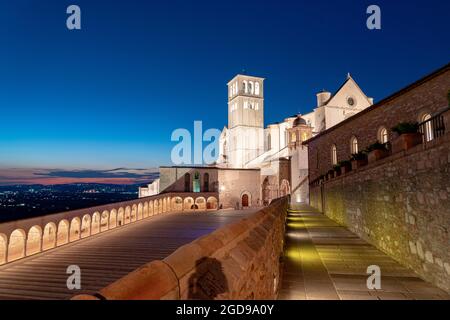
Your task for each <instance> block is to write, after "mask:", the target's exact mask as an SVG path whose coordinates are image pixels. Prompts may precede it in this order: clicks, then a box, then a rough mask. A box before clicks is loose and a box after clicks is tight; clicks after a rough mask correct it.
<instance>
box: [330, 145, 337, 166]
mask: <svg viewBox="0 0 450 320" xmlns="http://www.w3.org/2000/svg"><path fill="white" fill-rule="evenodd" d="M337 163H338V159H337V149H336V145H335V144H333V145H332V146H331V164H332V165H333V166H335V165H337Z"/></svg>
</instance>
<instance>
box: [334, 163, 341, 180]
mask: <svg viewBox="0 0 450 320" xmlns="http://www.w3.org/2000/svg"><path fill="white" fill-rule="evenodd" d="M333 170H334V176H335V177H339V176H340V175H341V172H342V171H341V165H340V164H335V165H334V166H333Z"/></svg>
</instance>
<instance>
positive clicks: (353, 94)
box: [139, 74, 373, 209]
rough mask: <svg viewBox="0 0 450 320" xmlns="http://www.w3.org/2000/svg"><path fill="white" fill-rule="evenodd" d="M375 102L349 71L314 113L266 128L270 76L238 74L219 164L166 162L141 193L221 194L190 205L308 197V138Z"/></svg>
mask: <svg viewBox="0 0 450 320" xmlns="http://www.w3.org/2000/svg"><path fill="white" fill-rule="evenodd" d="M372 104H373V99H372V98H370V97H368V96H367V95H366V94H365V93H364V92H363V91H362V90H361V88H360V87H359V86H358V84H357V83H356V82H355V80H354V79H353V78H352V77H351V75H350V74H348V75H347V77H346V79H345V81H344V83H343V84H342V85H341V86H340V87H339V89H338V90H337V91H336V92H335V93H331V92H328V91H325V90H322V91H321V92H319V93H317V104H316V106H315V107H314V108H312V111H311V112H310V113H307V114H297V115H293V116H289V117H286V118H285V119H284V120H282V121H280V122H277V123H273V124H269V125H268V126H266V127H265V126H264V109H265V104H264V78H260V77H255V76H249V75H243V74H238V75H236V76H235V77H234V78H233V79H231V81H229V82H228V125H227V126H225V127H224V128H223V130H222V133H221V135H220V140H219V148H220V152H219V156H218V159H217V161H216V163H214V164H213V165H209V166H191V167H189V166H170V167H160V178H159V179H157V180H155V181H154V182H153V183H152V184H149V185H148V186H146V187H141V188H140V189H139V197H147V196H152V195H155V194H159V193H168V192H187V193H205V194H207V195H210V196H211V198H213V199H218V201H214V202H212V203H209V202H208V201H205V203H191V204H189V207H188V209H217V208H245V207H252V206H264V205H268V204H269V203H270V202H271V201H272V200H273V199H276V198H279V197H281V196H284V195H287V194H290V195H291V201H293V202H308V200H309V179H308V149H307V146H305V145H304V144H303V142H304V141H306V140H308V139H310V138H312V137H314V136H316V135H318V134H320V133H321V132H323V131H325V130H328V129H329V128H331V127H333V126H335V125H336V124H338V123H340V122H342V121H343V120H345V119H347V118H349V117H351V116H353V115H354V114H356V113H358V112H360V111H362V110H364V109H366V108H368V107H370V106H371V105H372ZM269 107H270V106H269Z"/></svg>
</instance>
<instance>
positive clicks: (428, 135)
mask: <svg viewBox="0 0 450 320" xmlns="http://www.w3.org/2000/svg"><path fill="white" fill-rule="evenodd" d="M430 119H431V114H429V113H426V114H424V115H423V116H422V119H421V121H422V122H425V121H427V120H430ZM423 135H424V139H425V142H429V141H431V140H433V139H434V134H433V125H432V123H431V121H428V122H426V123H425V132H424V133H423Z"/></svg>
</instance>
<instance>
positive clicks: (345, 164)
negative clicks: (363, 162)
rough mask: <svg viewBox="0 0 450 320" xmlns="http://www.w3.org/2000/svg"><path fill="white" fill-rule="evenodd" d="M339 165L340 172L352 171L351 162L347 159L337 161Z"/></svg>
mask: <svg viewBox="0 0 450 320" xmlns="http://www.w3.org/2000/svg"><path fill="white" fill-rule="evenodd" d="M339 166H340V167H341V173H342V174H346V173H347V172H349V171H352V163H351V162H350V161H349V160H344V161H341V162H339Z"/></svg>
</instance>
